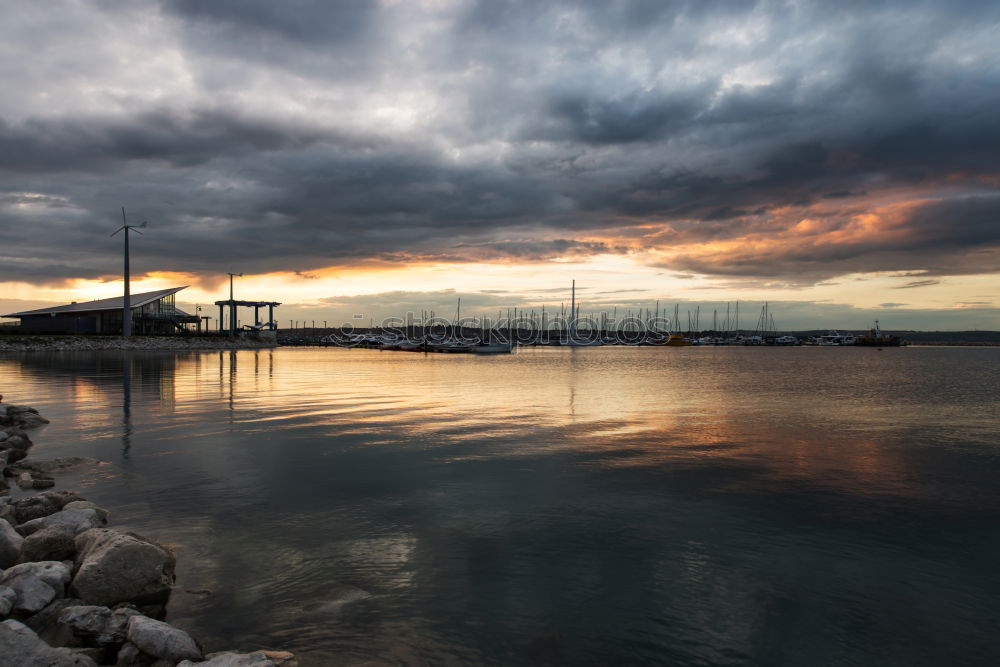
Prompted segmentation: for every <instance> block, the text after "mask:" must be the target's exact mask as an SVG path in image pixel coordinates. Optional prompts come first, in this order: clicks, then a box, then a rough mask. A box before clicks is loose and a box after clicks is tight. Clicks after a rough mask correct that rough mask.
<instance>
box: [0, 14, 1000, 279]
mask: <svg viewBox="0 0 1000 667" xmlns="http://www.w3.org/2000/svg"><path fill="white" fill-rule="evenodd" d="M62 9H63V12H62V14H63V15H64V16H62V17H61V18H60V19H58V20H57V19H55V18H52V16H60V12H59V11H58V8H57V9H55V10H53V12H52V13H50V14H39V13H37V12H33V11H31V10H30V9H29V8H27V6H23V5H13V6H10V7H8V8H6V9H5V19H6V21H5V25H6V26H7V28H6V31H5V32H3V34H2V35H0V36H2V37H3V44H4V46H3V51H2V53H0V55H2V56H4V57H3V58H2V60H3V62H4V63H6V65H5V66H0V82H2V83H3V89H4V91H5V95H4V100H3V101H0V248H2V249H0V255H2V256H3V257H4V258H5V261H3V262H2V263H0V280H27V281H30V282H42V281H52V280H58V279H60V278H68V277H97V276H107V275H111V274H113V273H115V272H116V271H117V252H118V246H117V242H116V241H111V240H109V239H108V238H107V232H108V231H109V227H110V228H113V225H114V224H115V222H116V211H117V210H118V207H119V206H120V205H121V204H125V205H126V206H127V207H128V208H129V210H130V212H132V211H134V214H135V215H137V216H140V217H141V218H146V219H149V220H150V221H151V223H153V226H152V227H151V228H150V233H149V234H148V235H146V236H145V237H143V238H142V239H141V240H140V241H139V242H138V243H137V246H136V249H137V250H136V251H137V260H138V261H137V264H138V266H140V267H148V268H149V269H151V270H174V271H192V272H213V271H215V272H217V271H223V270H225V269H226V268H227V267H223V266H221V265H220V264H226V265H227V266H231V267H237V266H238V267H239V268H241V269H243V270H246V271H251V272H265V271H281V270H287V271H300V272H301V271H305V272H308V271H310V270H313V269H317V268H321V267H325V266H333V265H338V264H351V263H357V262H362V261H371V260H378V259H381V260H383V261H508V260H521V261H543V260H545V259H548V258H552V257H562V256H567V255H569V256H574V255H575V256H580V255H587V254H604V253H618V252H625V251H626V246H628V245H629V244H631V245H632V246H633V247H636V246H638V249H640V250H641V248H642V246H643V245H646V246H648V247H655V248H657V249H659V250H662V251H664V252H666V253H667V254H668V255H669V256H670V257H671V259H670V260H669V261H668V262H666V263H665V264H664V265H665V266H667V267H668V268H670V269H673V270H676V271H684V272H694V273H705V274H712V275H728V276H733V277H736V278H739V277H758V278H762V279H767V280H770V279H775V280H779V281H781V280H784V281H786V282H810V281H819V280H823V279H825V278H828V277H830V276H833V275H838V274H843V273H848V272H866V271H885V270H894V271H916V272H921V275H948V274H951V273H974V272H985V271H996V270H998V269H1000V264H998V261H997V260H998V257H1000V233H998V230H1000V224H998V212H1000V211H998V207H997V205H996V199H995V197H994V196H993V195H992V193H994V192H995V189H996V186H997V184H998V179H1000V168H998V167H1000V165H998V158H997V156H998V155H1000V126H998V125H997V124H996V123H995V109H996V108H998V104H1000V74H998V72H1000V61H998V58H997V55H996V53H997V52H996V49H995V46H994V45H993V42H994V40H995V30H996V26H997V25H998V24H1000V5H997V3H993V2H978V3H977V2H971V1H970V2H955V3H947V4H946V3H937V2H929V1H928V2H902V1H900V2H888V1H887V2H879V3H868V2H851V3H824V2H793V3H786V2H768V1H764V0H760V1H749V0H748V1H745V2H695V1H691V2H670V3H665V2H658V1H657V2H654V1H635V2H628V1H617V2H603V1H602V2H596V1H595V2H590V3H588V2H573V3H569V2H567V3H559V2H553V3H534V2H501V1H498V0H488V1H487V0H484V1H482V2H457V3H455V4H454V5H448V4H434V5H431V6H428V7H425V6H422V5H417V4H413V3H375V2H361V1H358V2H338V3H331V2H292V3H272V2H265V1H264V0H255V1H245V2H232V3H208V2H193V1H186V0H163V2H160V3H150V4H144V5H134V6H129V7H128V8H127V9H125V8H115V7H112V6H111V5H107V4H104V3H96V2H95V3H76V4H70V5H66V6H65V7H63V8H62ZM2 30H4V28H2V27H0V31H2ZM108 34H111V35H114V36H115V37H114V39H105V37H107V36H108ZM140 37H141V39H140ZM40 40H41V41H44V43H45V45H46V48H45V50H44V51H40V50H39V49H38V43H39V41H40ZM147 40H148V42H151V43H147ZM901 191H906V192H909V193H911V194H910V195H908V196H910V197H911V198H914V199H919V200H920V201H919V202H918V203H917V204H913V205H912V206H910V208H908V209H907V210H906V211H905V212H904V213H898V214H897V218H896V219H895V222H894V223H893V224H897V223H898V225H899V226H898V228H895V229H894V233H892V234H888V233H881V230H880V229H877V228H873V229H871V230H868V231H867V232H865V233H864V234H855V235H853V236H849V237H845V238H846V240H843V239H842V240H835V239H837V238H840V237H839V236H834V234H839V235H840V236H844V235H845V234H846V232H847V231H849V230H850V229H852V227H851V225H852V224H854V223H853V222H852V221H854V220H855V219H856V218H857V216H859V215H861V214H863V213H865V211H867V210H869V209H870V208H871V207H873V206H879V205H881V203H882V200H883V199H884V198H889V197H890V196H891V195H892V193H898V192H901ZM897 199H898V197H897ZM806 217H808V218H810V219H813V220H815V221H817V222H816V224H818V225H821V226H822V228H823V230H824V233H825V234H827V236H826V237H822V236H821V237H819V238H815V239H809V240H806V241H803V240H802V239H800V238H799V237H798V236H796V234H797V232H795V231H794V227H795V225H796V224H797V222H798V221H799V220H800V219H802V218H806ZM575 236H577V237H583V236H588V237H590V238H574V237H575ZM750 238H753V239H754V240H755V241H762V242H764V243H763V245H762V244H761V243H755V244H753V245H752V246H751V245H748V246H747V247H746V248H740V249H737V250H733V249H732V248H729V249H727V250H724V251H719V252H716V253H712V252H696V251H695V250H697V246H698V244H702V243H708V242H712V243H724V242H733V243H738V242H740V241H741V240H742V239H750ZM685 246H691V247H694V249H695V250H691V249H689V248H686V247H685ZM12 249H13V250H12Z"/></svg>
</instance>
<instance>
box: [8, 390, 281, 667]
mask: <svg viewBox="0 0 1000 667" xmlns="http://www.w3.org/2000/svg"><path fill="white" fill-rule="evenodd" d="M2 401H3V397H2V396H0V469H2V470H3V473H4V475H3V477H0V619H3V620H2V622H0V667H70V666H74V667H91V666H93V667H96V666H97V665H118V666H120V667H126V666H127V667H133V666H134V667H194V666H195V665H205V666H206V667H295V666H296V665H297V664H298V662H297V661H296V659H295V657H294V656H293V655H292V654H291V653H288V652H284V651H264V650H257V651H251V652H236V651H223V652H217V653H211V654H205V653H204V652H203V650H202V648H201V646H200V645H199V644H198V642H197V641H196V640H195V639H194V638H192V637H191V636H190V635H189V634H188V633H186V632H184V631H183V630H181V629H179V628H175V627H173V626H172V625H170V624H169V623H166V622H164V621H163V618H164V616H165V613H166V605H167V601H168V600H169V598H170V592H171V590H172V588H173V586H174V566H175V563H176V559H175V557H174V554H173V552H172V551H171V550H170V549H169V548H167V547H165V546H163V545H161V544H158V543H157V542H155V541H153V540H150V539H147V538H145V537H142V536H141V535H137V534H136V533H126V532H120V531H117V530H115V529H113V528H107V527H106V526H107V523H108V512H107V511H106V510H105V509H103V508H101V507H98V506H97V505H95V504H94V503H91V502H88V501H87V500H86V499H84V498H82V497H81V496H79V495H77V494H76V493H73V492H72V491H62V490H60V491H55V490H49V491H42V492H40V493H37V494H35V495H25V496H23V497H18V498H12V497H11V495H10V493H9V492H10V487H9V485H8V483H7V478H8V477H12V478H15V479H16V483H17V485H18V486H19V487H20V488H21V489H24V490H29V489H31V490H35V489H44V488H49V487H52V486H54V485H55V478H54V476H53V473H55V472H58V471H59V470H62V469H65V468H69V467H74V466H77V465H80V464H84V463H88V462H93V461H91V460H89V459H78V458H63V459H55V460H53V461H32V460H31V459H28V458H27V452H28V449H29V448H30V447H31V439H30V438H29V437H28V433H27V431H29V430H31V429H32V428H36V427H38V426H41V425H42V424H47V423H48V420H46V419H45V418H44V417H42V416H41V415H39V414H38V411H37V410H35V409H34V408H30V407H26V406H17V405H8V404H5V403H3V402H2Z"/></svg>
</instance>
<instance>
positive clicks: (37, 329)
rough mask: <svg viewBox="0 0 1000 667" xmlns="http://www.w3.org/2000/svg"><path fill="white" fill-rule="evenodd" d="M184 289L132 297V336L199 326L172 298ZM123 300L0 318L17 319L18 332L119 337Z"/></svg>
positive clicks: (98, 301)
mask: <svg viewBox="0 0 1000 667" xmlns="http://www.w3.org/2000/svg"><path fill="white" fill-rule="evenodd" d="M186 287H187V285H184V286H182V287H171V288H170V289H163V290H157V291H155V292H145V293H143V294H133V295H131V297H130V298H129V307H130V310H131V313H132V333H134V334H138V335H143V334H146V335H148V334H169V333H177V332H180V331H187V330H188V326H187V325H190V324H194V325H198V324H199V323H200V320H199V318H198V317H197V316H195V315H189V314H188V313H185V312H184V311H182V310H181V309H179V308H178V307H177V305H176V302H175V295H176V294H177V293H178V292H180V291H181V290H182V289H185V288H186ZM124 300H125V297H124V296H117V297H112V298H110V299H98V300H97V301H82V302H76V301H74V302H73V303H68V304H66V305H64V306H55V307H52V308H39V309H37V310H26V311H23V312H20V313H10V314H9V315H0V317H11V318H14V317H16V318H19V319H20V320H21V329H22V330H24V331H25V332H30V333H53V334H86V333H100V334H120V333H121V332H122V310H123V305H124Z"/></svg>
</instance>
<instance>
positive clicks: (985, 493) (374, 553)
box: [0, 348, 1000, 665]
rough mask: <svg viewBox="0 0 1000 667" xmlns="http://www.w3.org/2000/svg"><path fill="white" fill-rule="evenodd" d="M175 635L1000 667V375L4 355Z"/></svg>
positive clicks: (400, 655)
mask: <svg viewBox="0 0 1000 667" xmlns="http://www.w3.org/2000/svg"><path fill="white" fill-rule="evenodd" d="M0 393H2V394H5V395H6V396H7V398H6V399H5V400H7V401H8V402H18V403H28V404H30V405H34V406H36V407H38V408H39V409H40V410H41V411H42V413H43V414H44V415H45V416H47V417H49V418H50V419H51V420H52V424H51V425H50V426H48V427H46V428H45V429H43V430H41V431H39V432H37V434H36V435H35V436H34V439H35V442H36V445H35V448H34V449H33V450H32V456H34V457H38V458H45V457H52V456H63V455H77V456H91V457H95V458H99V459H101V460H103V461H106V462H107V463H106V464H104V465H102V466H100V467H99V468H97V469H95V470H90V471H86V472H81V473H77V474H74V475H73V476H72V477H71V478H70V479H67V480H66V481H65V482H64V483H61V486H62V487H64V488H66V487H72V488H77V489H79V490H80V491H81V492H82V493H83V494H84V495H86V496H87V497H89V498H90V499H92V500H95V501H97V502H99V503H100V504H102V505H104V506H105V507H108V508H109V509H111V510H112V512H113V517H112V521H113V525H115V526H118V527H127V528H130V529H133V530H136V531H138V532H141V533H143V534H145V535H147V536H149V537H152V538H155V539H158V540H160V541H163V542H166V543H169V544H171V545H172V546H173V547H174V548H175V549H176V551H177V555H178V561H179V562H178V588H177V590H176V591H175V593H174V595H173V597H172V600H171V604H170V609H169V618H170V620H172V621H173V622H175V623H176V624H178V625H179V626H181V627H184V628H186V629H189V630H191V631H192V632H194V633H196V634H197V635H198V636H199V637H201V638H203V639H204V641H205V644H206V647H207V648H208V649H209V650H217V649H221V648H230V647H240V648H254V647H272V648H288V649H290V650H293V651H295V652H297V653H299V654H300V655H301V657H302V658H303V664H306V665H325V664H331V663H334V662H335V663H337V664H360V663H366V664H456V665H458V664H472V663H489V664H505V665H506V664H577V665H623V664H672V665H751V664H753V665H764V664H766V665H782V664H785V665H882V664H905V665H943V664H984V665H985V664H997V662H998V660H1000V633H998V632H997V619H998V618H1000V566H998V563H1000V349H972V348H952V349H945V348H906V349H887V350H885V351H882V352H879V351H877V350H874V349H860V348H859V349H822V348H819V349H817V348H787V349H783V348H782V349H746V348H673V349H655V348H603V349H601V348H597V349H559V348H540V349H527V350H522V351H520V352H518V353H517V354H515V355H513V356H510V357H506V356H505V357H494V358H474V357H471V356H466V355H420V354H406V353H393V352H379V351H368V350H339V349H305V348H299V349H278V350H273V351H241V352H235V353H230V352H223V353H219V352H188V353H132V354H122V353H48V354H30V355H28V354H22V355H17V356H6V357H0Z"/></svg>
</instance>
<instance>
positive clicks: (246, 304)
mask: <svg viewBox="0 0 1000 667" xmlns="http://www.w3.org/2000/svg"><path fill="white" fill-rule="evenodd" d="M215 305H216V306H218V307H219V331H222V330H223V328H222V323H223V322H225V321H226V318H225V314H226V308H228V309H229V335H230V336H235V335H236V322H237V319H236V315H237V309H238V308H240V307H243V308H253V326H252V327H250V328H251V329H255V330H258V331H259V330H261V329H266V330H268V331H276V330H277V329H278V323H277V322H275V320H274V309H275V307H277V306H280V305H281V303H280V302H278V301H237V300H236V299H225V300H223V301H216V302H215ZM265 307H266V308H267V322H261V321H260V309H261V308H265Z"/></svg>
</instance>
